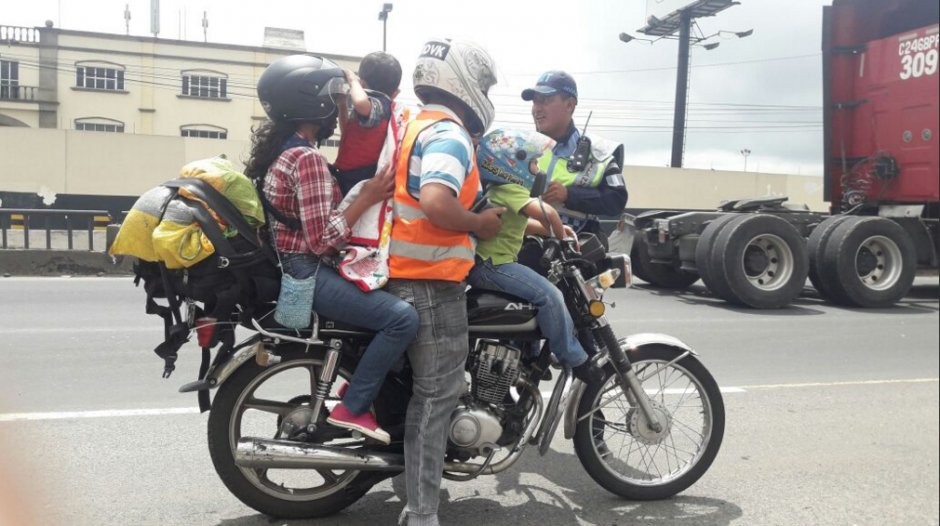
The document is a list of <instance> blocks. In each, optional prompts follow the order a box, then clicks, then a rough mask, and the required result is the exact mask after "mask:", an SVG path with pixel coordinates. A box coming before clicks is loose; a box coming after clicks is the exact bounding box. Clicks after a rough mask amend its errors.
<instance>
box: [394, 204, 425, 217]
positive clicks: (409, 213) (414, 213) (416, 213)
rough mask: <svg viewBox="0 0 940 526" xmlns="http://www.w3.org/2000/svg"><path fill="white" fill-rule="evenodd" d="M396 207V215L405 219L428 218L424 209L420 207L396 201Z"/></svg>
mask: <svg viewBox="0 0 940 526" xmlns="http://www.w3.org/2000/svg"><path fill="white" fill-rule="evenodd" d="M394 207H395V217H400V218H402V219H404V220H405V221H417V220H419V219H427V218H428V216H426V215H425V214H424V210H421V209H420V208H415V207H413V206H408V205H406V204H404V203H394Z"/></svg>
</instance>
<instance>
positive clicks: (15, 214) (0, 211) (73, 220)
mask: <svg viewBox="0 0 940 526" xmlns="http://www.w3.org/2000/svg"><path fill="white" fill-rule="evenodd" d="M110 222H111V215H110V214H109V213H108V212H107V211H105V210H35V209H19V208H0V233H2V237H0V241H2V243H0V248H3V249H8V248H10V243H9V232H10V231H11V230H22V231H23V242H24V245H25V247H24V248H25V249H27V250H29V249H30V248H31V247H30V239H29V237H30V236H29V234H30V232H31V231H33V230H40V231H45V233H46V236H45V237H46V250H52V233H53V231H56V230H65V232H66V233H67V238H68V249H69V250H75V240H74V233H75V231H76V230H78V231H87V232H88V250H89V251H92V252H93V251H94V250H95V231H96V230H98V229H103V228H106V226H107V224H109V223H110ZM99 223H104V225H99Z"/></svg>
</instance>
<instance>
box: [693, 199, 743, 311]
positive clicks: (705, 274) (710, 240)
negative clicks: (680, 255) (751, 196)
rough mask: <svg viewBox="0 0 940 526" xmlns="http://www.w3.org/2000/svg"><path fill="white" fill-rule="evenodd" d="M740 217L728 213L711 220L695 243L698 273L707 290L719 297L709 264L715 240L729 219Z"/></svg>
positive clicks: (739, 216)
mask: <svg viewBox="0 0 940 526" xmlns="http://www.w3.org/2000/svg"><path fill="white" fill-rule="evenodd" d="M741 217H743V216H741V215H738V214H728V215H723V216H721V217H719V218H717V219H715V220H713V221H712V222H711V223H709V225H708V226H707V227H705V231H704V232H702V237H700V238H699V240H698V243H697V244H696V245H695V266H696V267H698V275H699V276H701V277H702V282H703V283H705V286H706V287H708V290H710V291H712V293H713V294H715V295H716V296H719V297H721V293H720V292H719V291H718V290H717V285H716V283H715V278H714V277H713V274H712V266H711V261H712V254H713V253H714V249H715V241H717V240H718V235H719V234H721V231H722V230H724V229H725V227H726V226H728V224H729V223H730V222H731V221H734V220H735V219H740V218H741Z"/></svg>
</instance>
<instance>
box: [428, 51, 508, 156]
mask: <svg viewBox="0 0 940 526" xmlns="http://www.w3.org/2000/svg"><path fill="white" fill-rule="evenodd" d="M495 84H496V64H495V63H494V62H493V59H492V58H490V55H489V53H487V52H486V50H485V49H483V48H482V47H480V46H478V45H476V44H474V43H472V42H466V41H459V40H450V39H441V40H432V41H430V42H428V43H427V44H425V45H424V50H423V51H422V52H421V56H420V57H419V58H418V65H417V67H416V68H415V73H414V86H415V95H417V96H418V98H419V99H420V100H421V102H424V103H427V100H426V99H427V96H428V95H430V94H432V93H443V94H445V95H449V96H450V97H452V98H454V99H456V101H457V102H459V103H460V104H462V105H463V106H465V107H464V110H466V114H467V115H466V119H465V120H466V121H467V122H464V125H465V126H466V128H467V131H468V132H469V133H470V135H471V136H473V137H482V136H483V134H484V133H486V130H487V128H489V126H490V124H492V123H493V118H494V117H495V116H496V109H495V108H493V103H492V102H491V101H490V98H489V93H490V88H492V87H493V86H494V85H495Z"/></svg>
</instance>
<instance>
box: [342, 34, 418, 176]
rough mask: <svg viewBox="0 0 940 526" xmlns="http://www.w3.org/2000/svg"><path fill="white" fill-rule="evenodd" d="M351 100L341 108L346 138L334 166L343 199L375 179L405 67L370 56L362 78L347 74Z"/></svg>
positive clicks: (389, 58)
mask: <svg viewBox="0 0 940 526" xmlns="http://www.w3.org/2000/svg"><path fill="white" fill-rule="evenodd" d="M346 77H347V79H348V80H349V87H350V96H349V98H348V101H349V102H347V104H349V103H351V104H352V108H346V109H345V111H344V109H343V107H342V106H340V118H339V129H340V133H341V134H342V137H341V138H340V143H339V155H338V156H337V158H336V162H335V163H333V166H334V167H335V169H336V172H335V173H334V175H336V179H337V181H339V186H340V190H342V192H343V195H346V194H348V193H349V190H351V189H352V187H354V186H356V184H358V183H359V182H361V181H365V180H366V179H371V178H372V177H373V176H375V172H376V168H377V165H378V160H379V155H380V154H381V152H382V146H383V145H384V144H385V139H386V136H387V134H388V125H389V122H390V120H391V119H392V118H393V117H394V110H393V106H392V101H394V100H395V98H396V97H397V96H398V93H399V89H398V86H399V84H400V83H401V64H399V63H398V60H397V59H395V57H393V56H392V55H389V54H388V53H383V52H381V51H377V52H375V53H370V54H369V55H367V56H366V57H365V58H364V59H362V63H361V64H360V65H359V76H358V77H357V76H356V74H355V73H353V72H351V71H346Z"/></svg>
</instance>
